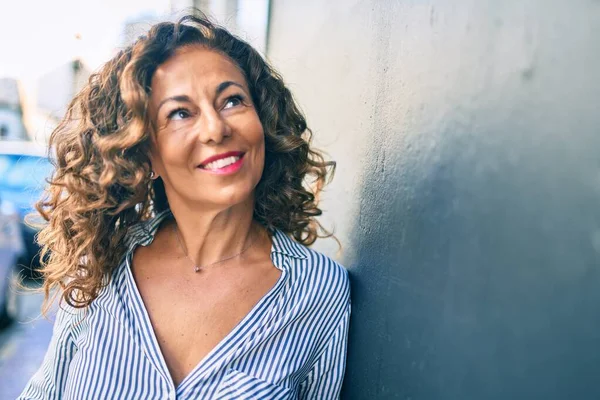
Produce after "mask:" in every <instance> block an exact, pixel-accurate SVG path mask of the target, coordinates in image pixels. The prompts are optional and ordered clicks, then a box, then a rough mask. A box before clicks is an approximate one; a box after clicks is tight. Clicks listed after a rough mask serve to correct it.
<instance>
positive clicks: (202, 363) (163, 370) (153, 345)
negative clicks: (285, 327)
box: [126, 214, 287, 393]
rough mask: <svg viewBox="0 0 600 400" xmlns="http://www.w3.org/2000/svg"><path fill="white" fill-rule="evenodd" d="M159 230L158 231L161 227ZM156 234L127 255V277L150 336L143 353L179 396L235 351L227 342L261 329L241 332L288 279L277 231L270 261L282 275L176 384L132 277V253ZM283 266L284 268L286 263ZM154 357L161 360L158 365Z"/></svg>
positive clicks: (252, 327)
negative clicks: (213, 362) (279, 256)
mask: <svg viewBox="0 0 600 400" xmlns="http://www.w3.org/2000/svg"><path fill="white" fill-rule="evenodd" d="M166 216H168V214H165V215H163V216H162V217H163V218H161V221H158V226H160V225H161V224H162V222H164V220H165V218H164V217H166ZM156 230H158V228H157V229H156ZM155 234H156V232H153V235H152V238H151V240H150V241H149V242H146V244H134V245H133V246H132V247H131V248H130V249H129V251H128V254H127V256H126V267H127V276H128V279H129V282H130V285H131V286H132V288H133V289H132V290H133V295H134V296H135V300H134V307H135V308H136V309H137V312H136V313H135V314H136V316H138V317H139V318H140V319H141V321H140V323H141V324H142V325H143V329H144V330H145V331H146V332H141V333H140V335H141V336H148V337H149V339H150V343H148V340H146V338H143V340H142V343H141V345H142V346H145V347H148V348H147V349H144V353H145V354H146V355H147V356H148V357H149V358H150V361H151V362H152V364H154V366H155V368H157V370H158V372H159V373H160V374H161V375H163V377H164V378H165V379H166V380H167V381H168V382H169V385H170V386H171V387H172V388H174V389H175V391H176V393H179V392H180V391H182V390H184V389H185V387H186V385H187V384H188V381H190V380H192V379H193V378H194V377H195V376H196V375H198V374H200V373H201V372H205V370H206V369H207V368H208V367H209V362H210V361H211V360H212V359H213V358H214V357H215V356H216V354H217V353H219V352H223V353H224V354H222V357H224V356H226V355H227V354H229V353H230V352H231V351H232V349H228V350H222V348H223V347H224V346H225V345H226V344H227V343H228V342H230V341H231V340H232V339H233V338H236V337H237V336H238V335H240V334H243V335H244V336H248V335H249V334H251V333H252V332H254V331H255V330H256V329H257V328H258V325H257V324H250V328H249V329H247V330H245V331H242V328H243V327H244V326H246V325H248V324H249V322H251V321H252V320H253V319H254V318H256V317H257V316H261V315H262V314H263V313H260V311H261V310H262V308H263V306H264V304H265V303H267V301H268V300H269V299H270V298H271V297H273V296H274V295H276V294H277V293H279V292H280V288H281V287H282V286H283V284H284V282H285V280H286V279H287V271H286V268H285V267H284V266H283V265H277V262H276V261H275V260H276V259H277V258H276V257H273V254H274V253H275V252H276V250H277V249H276V241H277V240H278V238H277V237H276V236H277V232H274V233H273V235H272V236H271V250H270V259H271V262H272V264H273V265H274V266H275V268H277V269H278V270H280V271H281V275H280V276H279V278H278V279H277V281H276V282H275V284H274V285H273V286H272V287H271V288H270V289H269V290H268V291H267V292H266V293H265V294H264V295H263V296H262V297H261V298H260V300H258V302H257V303H256V304H255V305H254V306H253V307H252V308H251V309H250V311H249V312H248V313H247V314H246V315H245V316H244V317H243V318H242V319H241V320H240V321H239V322H238V323H237V324H236V325H235V326H234V327H233V329H232V330H231V331H230V332H229V333H228V334H227V335H225V337H223V339H221V340H220V341H219V342H218V343H217V344H216V345H215V346H214V347H213V348H212V349H211V350H210V351H209V352H208V353H207V354H206V355H205V356H204V357H203V358H202V359H201V360H199V361H198V363H197V364H196V366H195V367H194V368H193V369H192V370H191V371H190V372H189V373H188V374H186V376H185V377H184V378H183V379H182V380H181V382H179V384H178V385H175V382H174V380H173V377H172V376H171V373H170V372H169V368H168V366H167V363H166V360H165V357H164V355H163V352H162V350H161V348H160V345H159V344H158V338H157V336H156V332H155V330H154V326H153V325H152V321H151V319H150V314H149V313H148V309H147V308H146V304H145V303H144V299H143V298H142V295H141V293H140V290H139V288H138V285H137V282H136V281H135V278H134V276H133V270H132V263H133V253H134V252H135V249H136V248H137V247H138V246H139V245H143V246H147V245H148V244H149V243H151V242H152V241H153V239H154V236H155ZM283 264H284V265H285V262H284V263H283ZM153 358H156V359H158V360H157V361H158V365H157V363H156V362H155V360H154V359H153Z"/></svg>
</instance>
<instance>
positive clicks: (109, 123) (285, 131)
mask: <svg viewBox="0 0 600 400" xmlns="http://www.w3.org/2000/svg"><path fill="white" fill-rule="evenodd" d="M191 45H199V46H203V47H205V48H208V49H210V50H214V51H217V52H219V53H221V54H223V55H225V56H227V57H229V58H230V59H231V60H232V61H233V62H234V63H235V64H236V65H237V66H238V67H239V68H240V70H241V71H242V72H243V74H244V76H245V78H246V80H247V82H248V86H249V89H250V93H251V96H252V100H253V102H254V104H255V106H256V109H257V112H258V115H259V118H260V121H261V122H262V125H263V129H264V135H265V166H264V172H263V176H262V177H261V180H260V182H259V183H258V185H257V187H256V188H255V206H254V219H255V220H256V221H258V222H259V223H261V224H262V225H263V226H264V227H265V228H266V229H267V230H268V231H269V232H271V233H272V232H273V231H274V230H275V229H280V230H281V231H283V232H285V233H286V234H288V235H291V236H293V238H294V239H295V240H296V241H298V242H300V243H302V244H304V245H311V244H313V243H314V241H315V240H316V239H317V238H318V237H330V236H333V235H332V234H331V233H329V232H327V231H326V230H325V229H324V228H323V227H322V226H321V224H320V223H319V222H318V221H317V220H316V218H315V217H317V216H319V215H321V213H322V211H321V209H319V207H318V206H317V205H318V195H319V193H320V191H321V190H322V188H323V186H324V185H325V184H326V183H327V182H328V180H329V179H331V177H333V174H334V172H335V162H334V161H325V159H324V157H323V154H322V153H321V152H320V151H317V150H315V149H313V148H311V146H310V142H311V137H312V133H311V131H310V130H309V129H308V128H307V125H306V120H305V117H304V116H303V115H302V112H301V111H300V110H299V108H298V106H297V105H296V103H295V101H294V99H293V97H292V94H291V93H290V91H289V90H288V88H287V87H286V86H285V85H284V83H283V80H282V78H281V76H280V75H279V74H278V73H277V72H276V71H275V70H274V69H273V68H272V67H271V66H270V65H269V64H268V63H267V62H266V61H265V60H264V59H263V58H262V57H261V56H260V54H259V53H258V52H257V51H256V50H255V49H253V48H252V47H251V46H250V45H249V44H248V43H246V42H244V41H243V40H241V39H239V38H238V37H236V36H234V35H232V34H231V33H230V32H228V31H227V30H226V29H224V28H222V27H220V26H218V25H216V24H214V23H212V22H211V21H210V20H209V19H207V18H206V16H204V15H203V14H202V13H200V12H194V13H193V14H190V15H187V16H185V17H183V18H181V19H180V20H179V21H177V22H162V23H159V24H156V25H154V26H153V27H152V28H151V29H150V30H149V32H148V33H147V35H145V36H141V37H139V38H138V39H137V40H136V41H135V43H133V44H132V45H131V46H129V47H127V48H125V49H124V50H122V51H121V52H120V53H119V54H117V55H116V56H115V57H114V58H113V59H111V60H110V61H108V62H107V63H106V64H105V65H104V66H103V67H102V68H101V69H100V70H99V71H98V72H97V73H94V74H93V75H92V76H91V77H90V79H89V81H88V83H87V84H86V86H85V87H84V88H83V89H82V90H81V92H80V93H78V94H77V95H76V96H75V98H74V99H73V100H72V102H71V103H70V105H69V107H68V110H67V112H66V114H65V117H64V119H63V120H62V121H61V123H60V124H59V125H58V127H57V128H56V129H55V130H54V131H53V132H52V135H51V137H50V142H49V144H50V149H51V150H54V153H55V154H54V157H53V163H54V166H55V170H54V172H53V174H52V176H51V178H50V179H49V181H48V183H49V186H48V187H47V189H46V191H45V195H44V197H43V198H42V199H41V200H40V201H39V202H38V203H37V204H36V208H37V210H38V212H39V213H40V214H41V215H42V217H43V218H44V219H45V221H47V223H45V224H44V226H43V228H42V229H41V231H40V232H39V234H38V237H37V240H38V242H39V243H40V245H41V246H42V250H41V258H42V259H43V263H42V269H41V270H42V273H43V275H44V278H45V281H44V286H43V291H44V294H45V304H44V312H45V311H47V309H48V307H49V306H50V303H51V302H50V301H49V297H50V296H49V295H50V293H51V292H53V289H55V288H59V289H60V290H59V291H57V292H56V293H57V295H59V294H60V295H61V300H64V301H66V302H67V304H69V305H70V306H72V307H76V308H85V307H87V306H88V305H90V303H91V302H92V301H93V300H94V299H95V298H96V297H97V296H98V294H99V292H100V290H101V289H102V287H103V286H104V285H106V283H107V281H106V279H105V278H107V277H109V276H110V272H111V271H112V270H113V269H114V268H115V267H116V266H117V265H118V264H119V263H120V261H121V260H122V257H123V256H124V255H125V252H126V248H125V244H124V238H125V235H126V233H127V230H128V228H129V227H130V226H132V225H133V224H136V223H138V222H141V221H144V220H147V219H148V218H151V217H152V216H153V215H154V214H155V213H157V212H160V211H162V210H164V209H166V208H168V207H169V205H168V202H167V198H166V195H165V190H164V185H163V183H162V181H161V179H160V178H158V179H156V180H155V181H152V180H150V178H149V172H150V169H151V168H150V160H149V150H150V141H151V136H150V135H151V132H153V129H154V128H153V126H152V122H151V121H150V118H149V117H148V114H147V109H148V103H149V96H150V83H151V79H152V75H153V73H154V71H155V70H156V68H157V67H158V66H159V65H160V64H162V63H164V62H165V61H166V60H167V59H169V57H171V56H172V55H174V53H175V51H176V50H177V49H179V48H181V47H182V46H191ZM311 178H312V179H311ZM304 185H308V186H309V187H308V188H307V187H305V186H304ZM318 231H320V232H321V233H319V232H318Z"/></svg>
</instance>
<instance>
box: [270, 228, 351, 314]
mask: <svg viewBox="0 0 600 400" xmlns="http://www.w3.org/2000/svg"><path fill="white" fill-rule="evenodd" d="M274 250H275V251H276V252H280V253H283V255H284V256H286V259H287V262H288V265H287V269H288V272H289V274H290V278H291V282H292V283H291V285H290V288H289V289H290V291H291V292H292V293H290V295H291V296H292V297H293V298H294V303H295V304H297V305H299V304H302V305H303V307H300V308H301V309H303V312H304V313H307V314H308V315H310V317H311V318H316V320H319V319H320V318H319V317H324V318H326V319H328V320H340V319H341V318H343V314H344V313H345V312H347V310H348V309H349V308H350V278H349V274H348V270H347V269H346V268H345V267H344V266H343V265H342V264H341V263H339V262H337V261H335V260H334V259H332V258H331V257H329V256H327V255H325V254H323V253H321V252H320V251H317V250H315V249H312V248H309V247H307V246H304V245H303V244H300V243H298V242H296V241H295V240H293V239H291V238H289V237H288V236H287V235H285V234H284V233H283V232H281V231H278V232H277V233H276V237H275V241H274Z"/></svg>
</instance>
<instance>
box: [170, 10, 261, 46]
mask: <svg viewBox="0 0 600 400" xmlns="http://www.w3.org/2000/svg"><path fill="white" fill-rule="evenodd" d="M190 7H195V8H198V9H200V10H201V11H202V12H204V13H206V14H207V15H208V16H209V17H211V18H213V19H214V20H215V21H216V22H218V23H219V24H221V25H223V26H225V27H226V28H227V29H229V30H231V31H232V32H234V33H235V34H236V35H238V36H239V37H241V38H242V39H244V40H246V41H247V42H249V43H250V44H251V45H252V46H253V47H254V48H255V49H257V50H258V51H259V52H261V53H262V54H263V55H265V54H266V51H267V45H268V43H267V34H268V31H269V29H268V27H269V7H270V1H269V0H171V11H172V12H174V13H175V14H181V13H183V12H185V10H186V9H189V8H190Z"/></svg>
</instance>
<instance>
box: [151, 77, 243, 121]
mask: <svg viewBox="0 0 600 400" xmlns="http://www.w3.org/2000/svg"><path fill="white" fill-rule="evenodd" d="M229 86H237V87H239V88H240V89H243V90H245V88H244V86H242V85H240V84H239V83H237V82H233V81H225V82H221V83H220V84H219V86H217V89H216V90H215V96H219V95H220V94H221V93H223V92H224V91H225V89H227V88H228V87H229ZM168 101H177V102H180V103H191V102H192V99H190V97H189V96H187V95H185V94H180V95H177V96H171V97H167V98H166V99H163V100H162V101H161V102H160V103H159V104H158V107H157V108H156V112H157V113H158V112H159V111H160V108H161V107H162V105H163V104H165V103H166V102H168Z"/></svg>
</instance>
